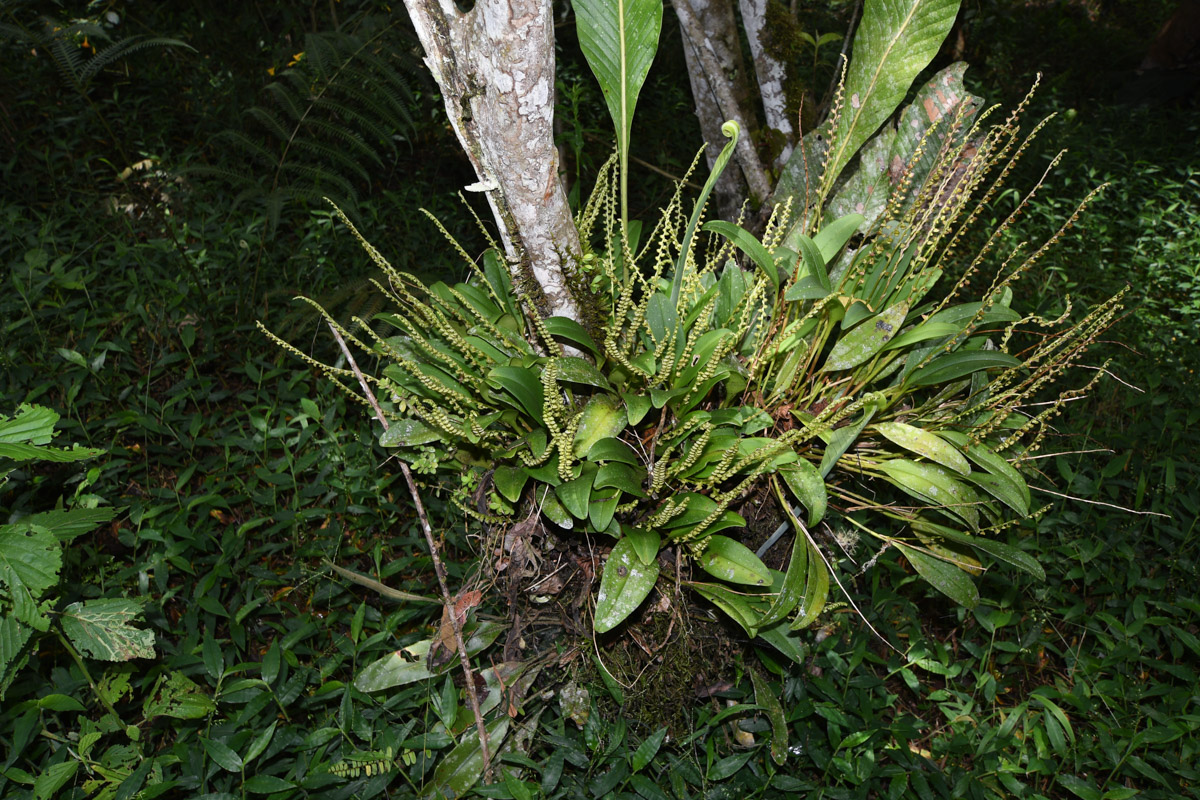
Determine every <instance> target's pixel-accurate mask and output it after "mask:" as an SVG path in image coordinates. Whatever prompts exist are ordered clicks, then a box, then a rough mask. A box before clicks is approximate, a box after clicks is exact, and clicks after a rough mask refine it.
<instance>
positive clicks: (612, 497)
mask: <svg viewBox="0 0 1200 800" xmlns="http://www.w3.org/2000/svg"><path fill="white" fill-rule="evenodd" d="M622 466H623V465H622ZM620 502H621V493H620V492H619V491H617V490H616V489H608V490H606V491H600V490H596V491H595V492H593V494H592V502H591V503H590V504H589V505H588V516H587V518H588V522H590V523H591V525H592V529H593V530H596V531H599V532H600V533H609V534H612V535H613V536H619V535H620V526H619V525H618V524H616V523H614V522H613V517H614V516H615V515H616V513H617V506H618V505H619V504H620Z"/></svg>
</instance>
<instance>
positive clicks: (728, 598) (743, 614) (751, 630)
mask: <svg viewBox="0 0 1200 800" xmlns="http://www.w3.org/2000/svg"><path fill="white" fill-rule="evenodd" d="M688 586H690V587H691V588H693V589H695V590H696V591H697V592H699V593H700V595H701V596H702V597H704V598H705V599H706V600H708V601H709V602H711V603H712V604H713V605H715V606H716V607H717V608H719V609H721V610H722V611H724V612H725V613H726V615H728V616H729V618H730V619H731V620H733V621H734V622H736V623H737V624H738V625H740V626H741V627H742V629H743V630H744V631H746V635H747V636H754V635H756V633H757V631H758V622H759V620H760V619H762V615H761V614H760V613H759V612H758V611H757V610H756V609H755V608H754V605H753V604H752V602H751V601H750V600H749V599H748V598H747V597H746V596H745V595H744V594H741V593H739V592H735V591H733V590H732V589H730V588H728V587H726V586H723V585H722V584H719V583H698V582H690V583H688Z"/></svg>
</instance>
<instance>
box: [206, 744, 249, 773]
mask: <svg viewBox="0 0 1200 800" xmlns="http://www.w3.org/2000/svg"><path fill="white" fill-rule="evenodd" d="M200 744H201V746H203V747H204V752H206V753H208V757H209V758H211V759H212V760H213V761H215V762H217V764H218V765H219V766H220V767H221V769H223V770H225V771H226V772H241V771H242V767H243V766H244V765H243V764H242V757H241V756H239V755H238V754H237V753H235V752H234V751H233V750H232V749H231V748H230V747H229V745H227V744H225V743H224V742H219V741H217V740H216V739H209V738H208V737H207V736H201V737H200Z"/></svg>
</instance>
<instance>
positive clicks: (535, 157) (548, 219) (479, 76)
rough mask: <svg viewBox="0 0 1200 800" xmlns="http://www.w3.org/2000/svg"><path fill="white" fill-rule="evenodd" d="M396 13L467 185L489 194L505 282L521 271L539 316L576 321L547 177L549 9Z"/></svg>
mask: <svg viewBox="0 0 1200 800" xmlns="http://www.w3.org/2000/svg"><path fill="white" fill-rule="evenodd" d="M405 5H406V6H407V8H408V12H409V15H410V16H411V17H412V20H413V24H414V26H415V28H416V31H417V36H418V37H419V38H420V40H421V44H422V46H423V47H424V49H425V53H426V63H428V64H429V67H430V70H431V71H432V72H433V75H434V78H435V79H436V80H437V82H438V86H439V87H440V88H441V90H442V95H443V97H444V98H445V103H446V112H447V116H448V117H449V119H450V121H451V125H452V126H453V127H454V131H455V133H456V134H457V135H458V139H459V141H460V142H461V143H462V145H463V148H464V149H465V150H466V151H467V154H468V156H469V157H470V159H471V162H472V163H473V165H474V166H475V172H476V175H477V176H478V178H479V181H478V183H477V185H480V186H486V187H488V188H490V187H491V186H493V185H495V186H496V187H498V188H497V189H496V190H495V191H488V192H487V197H488V203H489V204H490V205H491V207H492V213H493V214H494V215H495V217H496V221H497V222H498V223H499V226H500V240H501V242H502V243H503V245H504V249H505V252H506V255H507V257H508V260H509V262H510V264H512V265H514V266H513V271H514V274H515V275H516V273H519V272H520V271H521V269H522V268H527V269H528V270H529V271H530V272H531V273H532V276H533V277H534V279H535V280H537V281H538V282H539V283H540V284H541V287H542V290H543V292H544V294H545V296H546V306H547V307H546V309H545V310H546V311H548V312H549V313H551V314H561V315H563V316H567V317H570V318H572V319H578V318H579V314H578V311H577V309H576V308H575V304H574V302H573V300H572V299H571V296H570V294H569V293H568V291H567V288H566V280H565V277H564V275H563V257H564V256H567V257H570V256H577V255H578V254H579V252H580V247H579V234H578V232H577V231H576V229H575V225H574V222H573V221H572V219H571V211H570V207H569V206H568V204H567V199H566V194H565V193H564V192H563V189H562V186H561V184H560V183H559V181H558V177H557V176H558V151H557V150H556V149H555V147H554V131H553V117H554V97H553V91H552V87H553V86H554V30H553V25H554V18H553V14H552V8H551V4H550V3H548V2H546V1H545V0H479V2H477V3H476V5H475V8H474V9H473V10H471V11H469V12H467V13H465V14H462V13H459V11H458V10H457V8H456V7H455V5H454V2H453V0H405ZM467 112H469V113H467ZM516 276H517V277H518V278H519V277H520V276H519V275H516Z"/></svg>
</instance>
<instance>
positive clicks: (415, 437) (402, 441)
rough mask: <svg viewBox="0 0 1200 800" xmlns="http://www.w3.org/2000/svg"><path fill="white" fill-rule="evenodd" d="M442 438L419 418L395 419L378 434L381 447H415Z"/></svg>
mask: <svg viewBox="0 0 1200 800" xmlns="http://www.w3.org/2000/svg"><path fill="white" fill-rule="evenodd" d="M441 438H442V434H441V432H440V431H437V430H435V429H433V428H431V427H429V426H428V425H426V424H425V423H424V422H421V421H420V420H419V419H411V418H408V419H395V420H392V421H391V423H390V424H389V425H388V429H387V430H386V431H384V432H383V433H381V434H379V444H380V445H381V446H383V447H417V446H418V445H423V444H429V443H430V442H436V441H438V440H439V439H441Z"/></svg>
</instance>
